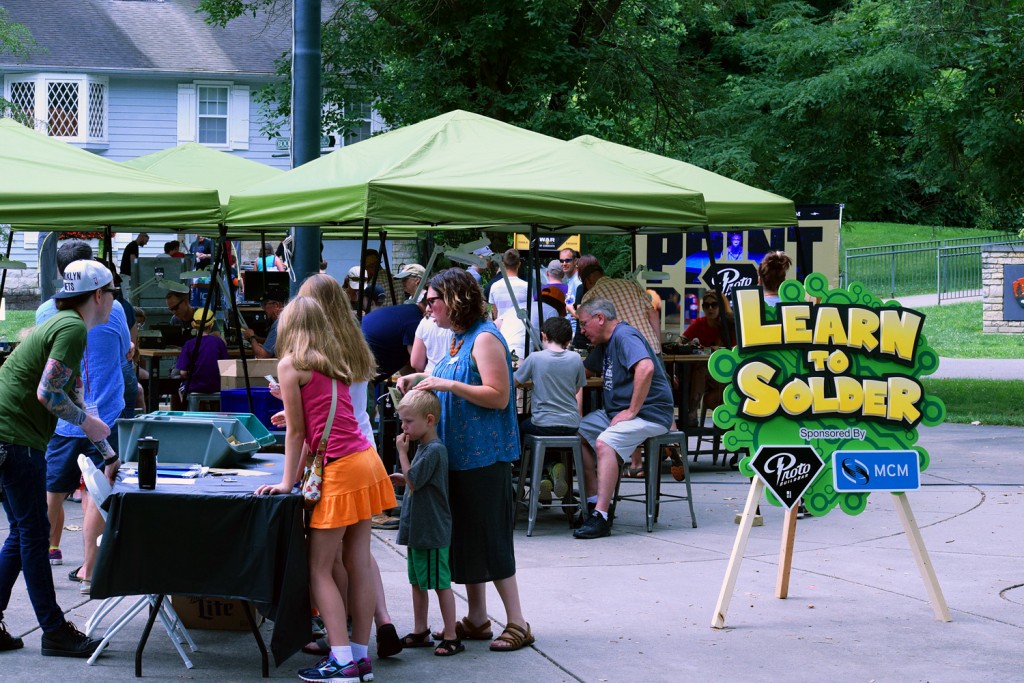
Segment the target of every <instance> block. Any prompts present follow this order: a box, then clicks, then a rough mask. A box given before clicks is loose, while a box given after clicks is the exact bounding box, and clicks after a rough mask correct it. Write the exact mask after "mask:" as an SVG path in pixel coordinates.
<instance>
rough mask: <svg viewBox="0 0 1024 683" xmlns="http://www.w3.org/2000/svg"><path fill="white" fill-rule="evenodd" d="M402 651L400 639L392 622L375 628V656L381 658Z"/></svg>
mask: <svg viewBox="0 0 1024 683" xmlns="http://www.w3.org/2000/svg"><path fill="white" fill-rule="evenodd" d="M401 651H402V641H401V640H400V639H399V638H398V631H396V630H395V625H394V624H384V625H383V626H381V627H380V628H378V629H377V656H378V657H379V658H381V659H384V658H385V657H391V656H393V655H397V654H398V653H399V652H401Z"/></svg>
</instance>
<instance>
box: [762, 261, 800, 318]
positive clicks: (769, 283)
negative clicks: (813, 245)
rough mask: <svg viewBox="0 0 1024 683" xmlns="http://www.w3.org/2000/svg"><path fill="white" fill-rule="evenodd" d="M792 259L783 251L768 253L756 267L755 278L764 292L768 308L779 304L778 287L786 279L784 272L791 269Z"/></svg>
mask: <svg viewBox="0 0 1024 683" xmlns="http://www.w3.org/2000/svg"><path fill="white" fill-rule="evenodd" d="M792 265H793V259H791V258H789V256H788V255H786V252H784V251H770V252H768V253H767V254H765V255H764V258H763V259H761V265H759V266H758V267H757V277H758V279H759V280H760V281H761V289H763V290H764V302H765V303H766V304H768V305H769V306H774V305H776V304H777V303H779V287H781V286H782V282H783V281H784V280H785V279H786V272H787V271H788V270H789V269H790V268H791V267H792Z"/></svg>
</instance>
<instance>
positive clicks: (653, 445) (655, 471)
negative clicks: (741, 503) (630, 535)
mask: <svg viewBox="0 0 1024 683" xmlns="http://www.w3.org/2000/svg"><path fill="white" fill-rule="evenodd" d="M671 445H675V446H678V447H679V451H680V454H681V456H682V461H683V476H684V481H685V483H686V495H685V496H680V495H677V494H674V493H662V492H661V449H662V447H664V446H671ZM686 455H687V453H686V434H685V433H683V432H680V431H669V432H666V433H665V434H662V435H660V436H652V437H651V438H649V439H647V440H646V441H644V492H643V493H631V494H628V495H625V496H623V495H620V494H619V484H621V483H622V480H621V478H620V479H619V483H617V484H616V485H615V497H614V500H615V501H616V502H618V501H620V500H630V501H633V502H637V503H644V504H645V505H646V507H647V533H651V532H652V531H654V523H655V522H657V521H658V512H659V507H660V506H661V503H662V502H666V503H671V502H676V501H679V502H682V501H684V500H685V501H686V502H687V503H689V505H690V521H691V522H692V524H693V528H694V529H696V528H697V515H696V514H695V513H694V511H693V492H692V490H691V489H690V465H689V463H688V462H687V458H686Z"/></svg>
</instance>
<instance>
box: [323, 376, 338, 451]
mask: <svg viewBox="0 0 1024 683" xmlns="http://www.w3.org/2000/svg"><path fill="white" fill-rule="evenodd" d="M337 408H338V380H336V379H332V380H331V412H329V413H327V424H325V425H324V433H323V434H322V435H321V436H320V452H321V453H326V452H327V440H328V439H329V438H330V437H331V425H332V424H334V412H335V411H336V410H337Z"/></svg>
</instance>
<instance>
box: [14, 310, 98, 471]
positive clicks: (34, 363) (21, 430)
mask: <svg viewBox="0 0 1024 683" xmlns="http://www.w3.org/2000/svg"><path fill="white" fill-rule="evenodd" d="M87 338H88V330H87V329H86V327H85V323H84V322H82V318H81V316H79V315H78V313H76V312H75V311H60V312H58V313H57V314H56V315H54V316H53V317H52V318H50V319H49V320H47V321H46V323H44V324H43V325H42V326H40V327H37V328H36V329H35V330H34V331H33V332H32V334H30V335H29V336H28V338H26V339H25V341H23V342H21V344H19V345H18V348H16V349H15V350H14V353H12V354H11V355H10V357H9V358H8V359H7V361H6V362H5V363H4V364H3V365H2V366H0V441H6V442H7V443H13V444H18V445H19V446H28V447H29V448H35V449H38V450H40V451H45V450H46V444H47V443H49V441H50V437H51V436H53V430H54V429H55V428H56V426H57V416H56V415H53V414H52V413H51V412H50V411H48V410H47V409H46V408H44V407H43V404H42V403H40V402H39V399H37V398H36V389H37V388H38V387H39V380H40V379H42V376H43V370H45V369H46V362H47V361H48V360H49V359H51V358H52V359H54V360H57V361H60V362H61V363H63V364H64V365H66V366H68V367H69V368H71V371H72V373H71V379H70V380H69V381H68V383H67V384H66V385H65V386H64V391H65V392H67V394H68V395H69V396H70V395H71V391H72V389H74V387H75V381H76V380H77V379H78V376H79V368H80V367H81V365H82V354H83V353H85V341H86V339H87Z"/></svg>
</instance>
